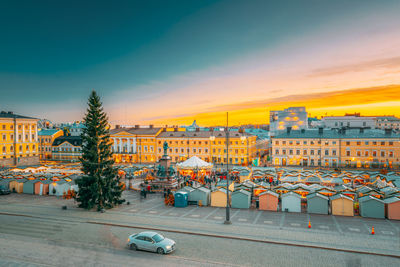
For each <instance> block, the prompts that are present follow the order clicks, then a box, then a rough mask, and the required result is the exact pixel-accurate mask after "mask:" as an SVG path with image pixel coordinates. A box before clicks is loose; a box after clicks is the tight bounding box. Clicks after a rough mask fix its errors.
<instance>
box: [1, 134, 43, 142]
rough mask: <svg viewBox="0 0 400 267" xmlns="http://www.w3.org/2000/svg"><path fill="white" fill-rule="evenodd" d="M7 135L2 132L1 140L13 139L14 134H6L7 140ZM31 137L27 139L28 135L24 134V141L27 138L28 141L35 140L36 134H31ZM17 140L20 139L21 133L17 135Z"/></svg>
mask: <svg viewBox="0 0 400 267" xmlns="http://www.w3.org/2000/svg"><path fill="white" fill-rule="evenodd" d="M7 136H8V135H7V134H3V135H2V141H14V135H13V134H10V135H9V136H8V137H9V140H7ZM31 137H32V138H31V139H30V140H29V135H28V134H26V135H25V141H26V140H29V141H32V140H35V137H36V136H35V134H32V135H31ZM18 141H22V135H21V134H19V135H18Z"/></svg>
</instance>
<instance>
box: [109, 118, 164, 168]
mask: <svg viewBox="0 0 400 267" xmlns="http://www.w3.org/2000/svg"><path fill="white" fill-rule="evenodd" d="M161 131H162V128H154V127H153V126H151V125H150V126H149V127H148V128H141V127H139V126H138V125H137V126H135V127H132V128H120V127H118V128H116V129H112V130H110V137H111V140H112V141H113V146H112V151H113V157H114V160H115V162H116V163H154V162H156V161H157V159H156V149H157V142H156V137H157V136H158V134H159V133H161Z"/></svg>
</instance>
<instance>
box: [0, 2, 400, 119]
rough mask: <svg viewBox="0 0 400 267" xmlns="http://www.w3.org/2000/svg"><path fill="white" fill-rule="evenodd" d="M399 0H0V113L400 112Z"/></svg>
mask: <svg viewBox="0 0 400 267" xmlns="http://www.w3.org/2000/svg"><path fill="white" fill-rule="evenodd" d="M399 14H400V1H397V0H393V1H390V0H388V1H372V0H371V1H365V0H364V1H361V0H354V1H344V0H337V1H328V0H318V1H317V0H313V1H311V0H310V1H296V0H293V1H265V0H260V1H257V0H254V1H235V0H226V1H211V0H201V1H184V0H182V1H168V0H164V1H151V0H150V1H74V0H73V1H63V0H61V1H41V0H38V1H18V0H17V1H3V2H2V4H1V8H0V25H1V26H0V29H1V34H2V38H1V42H0V93H1V98H0V110H6V111H8V110H10V111H14V112H15V113H18V114H23V115H26V116H33V117H39V118H46V119H50V120H51V121H54V122H61V121H75V120H81V119H82V118H83V115H84V112H85V109H86V101H87V98H88V96H89V93H90V91H91V90H92V89H95V90H96V91H98V93H99V94H100V96H101V98H102V101H103V103H104V108H105V111H106V112H107V113H108V115H109V118H110V121H111V122H112V123H113V124H129V125H135V124H156V125H165V124H190V123H192V122H193V120H195V119H196V120H197V123H198V124H199V125H204V126H208V125H221V124H224V123H225V113H226V112H227V111H229V113H230V123H231V124H232V125H235V124H236V125H237V124H250V123H253V124H266V123H268V117H269V110H275V109H283V108H287V107H290V106H305V107H306V108H307V111H308V112H309V114H310V115H311V116H321V115H344V114H345V113H354V112H361V114H362V115H397V116H400V49H399V47H400V19H399V18H398V16H399Z"/></svg>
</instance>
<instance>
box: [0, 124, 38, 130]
mask: <svg viewBox="0 0 400 267" xmlns="http://www.w3.org/2000/svg"><path fill="white" fill-rule="evenodd" d="M9 128H10V129H9V130H14V124H10V127H9ZM1 129H2V130H8V129H7V124H2V125H1ZM31 129H32V130H36V125H32V126H31ZM18 130H22V124H19V125H18ZM25 130H29V125H25Z"/></svg>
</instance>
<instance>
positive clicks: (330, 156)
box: [271, 128, 400, 168]
mask: <svg viewBox="0 0 400 267" xmlns="http://www.w3.org/2000/svg"><path fill="white" fill-rule="evenodd" d="M271 143H272V144H271V145H272V163H273V164H274V165H277V166H288V165H292V166H323V167H337V166H347V167H359V168H360V167H364V168H380V167H395V166H396V167H398V166H399V165H400V135H399V134H395V133H393V132H392V131H391V130H386V131H383V130H370V129H351V130H346V129H340V130H334V129H332V130H331V129H322V128H320V129H312V130H302V131H293V130H290V129H288V130H287V131H286V132H283V133H280V134H278V135H277V136H276V137H274V138H272V140H271Z"/></svg>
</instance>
